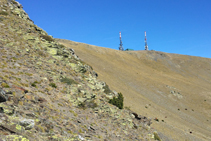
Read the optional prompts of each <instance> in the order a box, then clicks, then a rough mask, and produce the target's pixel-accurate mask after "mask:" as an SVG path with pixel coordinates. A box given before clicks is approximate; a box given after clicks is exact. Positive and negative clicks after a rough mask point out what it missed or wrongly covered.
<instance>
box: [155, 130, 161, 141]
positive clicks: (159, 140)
mask: <svg viewBox="0 0 211 141" xmlns="http://www.w3.org/2000/svg"><path fill="white" fill-rule="evenodd" d="M154 139H155V140H157V141H161V139H160V137H159V136H158V133H157V132H154Z"/></svg>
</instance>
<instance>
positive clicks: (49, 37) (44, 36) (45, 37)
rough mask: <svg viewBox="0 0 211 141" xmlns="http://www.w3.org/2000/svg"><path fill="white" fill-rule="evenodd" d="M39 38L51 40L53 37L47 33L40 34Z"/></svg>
mask: <svg viewBox="0 0 211 141" xmlns="http://www.w3.org/2000/svg"><path fill="white" fill-rule="evenodd" d="M40 37H41V38H43V39H45V40H46V41H49V42H52V41H54V39H53V38H52V37H51V36H49V35H41V36H40Z"/></svg>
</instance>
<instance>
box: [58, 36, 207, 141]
mask: <svg viewBox="0 0 211 141" xmlns="http://www.w3.org/2000/svg"><path fill="white" fill-rule="evenodd" d="M60 43H62V44H64V45H65V46H68V47H71V48H73V49H74V50H75V52H76V54H77V55H78V56H79V57H80V58H81V59H82V60H84V61H85V62H86V63H88V64H90V65H91V66H92V67H93V69H94V70H95V71H96V72H97V73H98V75H99V79H101V80H103V81H105V82H106V83H107V84H108V85H109V87H110V88H111V89H112V90H115V91H119V92H122V94H123V95H124V97H125V106H128V107H131V109H132V110H134V111H135V112H137V113H139V114H142V115H146V116H149V117H151V118H158V119H160V121H161V120H165V122H162V123H161V122H159V123H157V122H154V123H153V125H152V126H154V127H156V129H158V131H160V132H162V133H164V134H165V135H166V136H168V137H171V138H172V139H176V140H185V139H187V138H188V139H193V137H194V138H196V139H199V140H203V138H209V139H211V136H210V132H211V120H210V118H211V110H210V108H209V107H211V104H210V103H211V93H210V91H211V87H210V85H211V72H210V70H211V64H210V62H211V59H208V58H200V57H194V56H185V55H178V54H168V53H163V52H156V51H133V52H122V51H118V50H112V49H108V48H102V47H96V46H92V45H86V44H83V43H75V42H72V41H67V40H60ZM74 44H77V46H75V45H74ZM167 85H168V86H169V87H168V86H167ZM171 90H176V91H179V92H180V95H182V98H179V96H178V95H176V96H175V95H173V94H171V93H170V91H171ZM204 100H206V102H205V101H204ZM149 104H150V105H151V106H148V108H145V106H146V105H149ZM178 108H179V109H180V111H178ZM189 129H191V130H194V132H195V134H190V133H189V132H188V130H189ZM185 134H186V135H185Z"/></svg>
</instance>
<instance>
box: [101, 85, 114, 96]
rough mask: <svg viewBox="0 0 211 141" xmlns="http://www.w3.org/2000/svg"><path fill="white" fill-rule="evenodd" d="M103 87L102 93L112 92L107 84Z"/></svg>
mask: <svg viewBox="0 0 211 141" xmlns="http://www.w3.org/2000/svg"><path fill="white" fill-rule="evenodd" d="M103 89H104V93H106V94H109V93H111V92H112V91H111V90H110V88H109V87H108V85H107V84H106V85H105V86H104V87H103Z"/></svg>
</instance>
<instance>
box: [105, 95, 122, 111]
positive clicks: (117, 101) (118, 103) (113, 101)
mask: <svg viewBox="0 0 211 141" xmlns="http://www.w3.org/2000/svg"><path fill="white" fill-rule="evenodd" d="M123 101H124V97H123V95H122V93H118V97H117V98H116V97H113V99H110V100H109V103H111V104H113V105H115V106H116V107H118V108H119V109H123Z"/></svg>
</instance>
